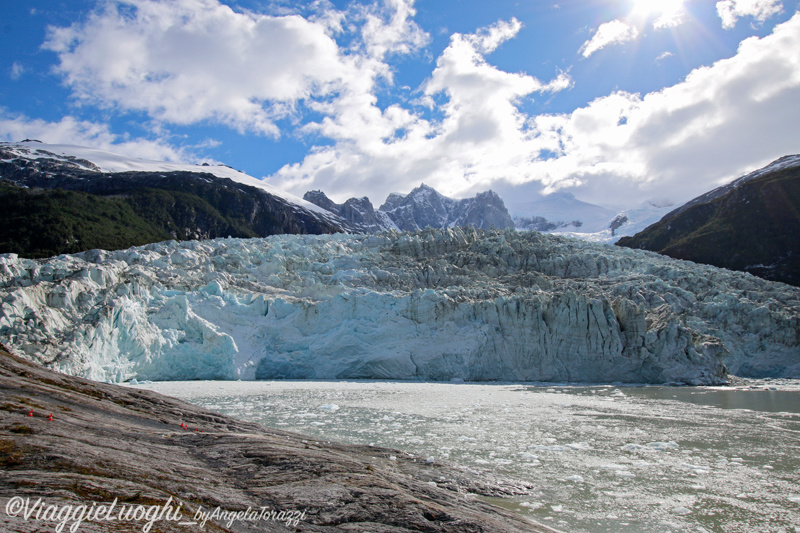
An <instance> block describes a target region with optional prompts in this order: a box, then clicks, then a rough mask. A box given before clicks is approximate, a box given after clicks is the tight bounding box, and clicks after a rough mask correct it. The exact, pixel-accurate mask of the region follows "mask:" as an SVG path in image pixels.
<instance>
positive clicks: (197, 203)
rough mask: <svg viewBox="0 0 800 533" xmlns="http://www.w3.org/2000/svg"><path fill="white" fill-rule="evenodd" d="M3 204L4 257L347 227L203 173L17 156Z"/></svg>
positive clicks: (2, 166) (0, 242)
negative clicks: (108, 168)
mask: <svg viewBox="0 0 800 533" xmlns="http://www.w3.org/2000/svg"><path fill="white" fill-rule="evenodd" d="M0 202H2V203H1V204H0V205H2V206H3V209H4V213H3V215H4V216H3V218H4V221H3V227H2V229H0V253H16V254H19V255H20V256H23V257H30V258H40V257H49V256H53V255H58V254H62V253H76V252H81V251H85V250H90V249H94V248H103V249H108V250H116V249H123V248H128V247H130V246H136V245H142V244H147V243H151V242H158V241H163V240H169V239H175V240H189V239H214V238H218V237H228V236H231V237H244V238H246V237H266V236H269V235H276V234H283V233H315V234H319V233H336V232H340V231H343V230H344V229H345V228H343V227H342V226H341V225H338V224H337V223H336V222H334V221H332V220H327V219H325V218H323V217H321V216H319V215H317V214H315V213H313V212H311V211H307V210H304V209H300V208H298V207H297V206H294V205H291V204H288V203H287V202H286V201H284V200H283V199H281V198H278V197H276V196H273V195H271V194H269V193H268V192H266V191H264V190H262V189H259V188H256V187H251V186H248V185H243V184H240V183H237V182H234V181H233V180H230V179H225V178H218V177H215V176H213V175H211V174H206V173H202V172H123V173H115V174H103V173H99V172H91V171H86V170H75V169H74V168H70V167H68V166H66V165H62V164H59V162H51V161H36V162H32V161H27V160H21V159H17V160H15V161H12V162H8V161H4V162H0Z"/></svg>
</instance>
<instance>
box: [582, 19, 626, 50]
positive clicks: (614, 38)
mask: <svg viewBox="0 0 800 533" xmlns="http://www.w3.org/2000/svg"><path fill="white" fill-rule="evenodd" d="M638 35H639V31H638V30H637V29H636V28H635V27H633V26H631V25H630V24H628V23H626V22H623V21H621V20H612V21H611V22H605V23H603V24H601V25H600V27H599V28H597V31H596V32H595V34H594V36H592V38H591V39H589V40H588V41H586V42H585V43H583V46H581V49H580V53H581V54H583V57H589V56H591V55H592V54H594V53H595V52H597V51H598V50H601V49H603V48H605V47H606V46H609V45H612V44H622V43H625V42H628V41H632V40H634V39H636V37H637V36H638Z"/></svg>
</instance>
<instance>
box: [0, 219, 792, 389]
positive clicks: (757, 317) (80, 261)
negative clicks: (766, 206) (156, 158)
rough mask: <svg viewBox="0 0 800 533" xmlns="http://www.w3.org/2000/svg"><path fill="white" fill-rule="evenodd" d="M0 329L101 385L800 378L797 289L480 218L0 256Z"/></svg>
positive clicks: (8, 340) (35, 354)
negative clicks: (484, 223)
mask: <svg viewBox="0 0 800 533" xmlns="http://www.w3.org/2000/svg"><path fill="white" fill-rule="evenodd" d="M0 302H2V303H0V342H2V343H3V344H5V345H6V346H7V347H8V348H9V349H10V350H12V351H13V352H15V353H17V354H19V355H22V356H24V357H27V358H29V359H33V360H36V361H38V362H41V363H43V364H45V365H47V366H49V367H51V368H55V369H57V370H60V371H63V372H66V373H69V374H73V375H80V376H83V377H87V378H90V379H94V380H101V381H113V382H123V381H128V380H131V379H138V380H194V379H216V380H235V379H242V380H253V379H397V380H437V381H449V380H455V381H461V380H464V381H488V380H501V381H542V382H545V381H554V382H585V383H599V382H604V383H608V382H627V383H682V384H719V383H722V382H724V381H725V380H727V379H728V373H731V374H734V375H742V376H775V377H778V376H781V377H798V376H800V289H798V288H793V287H790V286H788V285H784V284H781V283H776V282H768V281H765V280H762V279H759V278H756V277H754V276H751V275H749V274H744V273H738V272H731V271H727V270H723V269H719V268H715V267H710V266H705V265H696V264H694V263H690V262H684V261H677V260H674V259H670V258H667V257H663V256H660V255H657V254H655V253H652V252H645V251H641V250H631V249H625V248H616V247H610V246H606V245H598V244H594V243H589V242H584V241H579V240H576V239H570V238H565V237H560V236H553V235H543V234H540V233H536V232H522V233H518V232H515V231H513V230H504V231H483V230H476V229H472V228H450V229H444V230H433V229H428V230H423V231H419V232H415V233H399V232H393V231H390V232H386V233H381V234H376V235H348V234H335V235H280V236H273V237H268V238H264V239H217V240H209V241H186V242H174V241H168V242H162V243H156V244H150V245H146V246H142V247H136V248H131V249H127V250H120V251H103V250H91V251H88V252H84V253H80V254H75V255H61V256H57V257H52V258H49V259H45V260H30V259H24V258H20V257H17V256H16V255H14V254H5V255H0Z"/></svg>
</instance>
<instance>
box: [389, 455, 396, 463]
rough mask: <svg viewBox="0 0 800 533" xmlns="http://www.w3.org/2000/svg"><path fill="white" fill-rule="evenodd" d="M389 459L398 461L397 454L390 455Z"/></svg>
mask: <svg viewBox="0 0 800 533" xmlns="http://www.w3.org/2000/svg"><path fill="white" fill-rule="evenodd" d="M389 460H390V461H392V462H394V461H397V456H396V455H390V456H389Z"/></svg>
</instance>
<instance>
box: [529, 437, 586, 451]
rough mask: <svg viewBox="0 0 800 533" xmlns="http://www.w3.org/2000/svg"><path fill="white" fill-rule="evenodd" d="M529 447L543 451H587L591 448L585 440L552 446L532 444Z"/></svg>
mask: <svg viewBox="0 0 800 533" xmlns="http://www.w3.org/2000/svg"><path fill="white" fill-rule="evenodd" d="M547 440H549V439H547ZM529 448H530V449H531V450H540V451H544V452H571V451H588V450H591V449H592V447H591V446H589V444H588V443H586V442H571V443H569V444H555V445H552V446H543V445H534V446H530V447H529Z"/></svg>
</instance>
